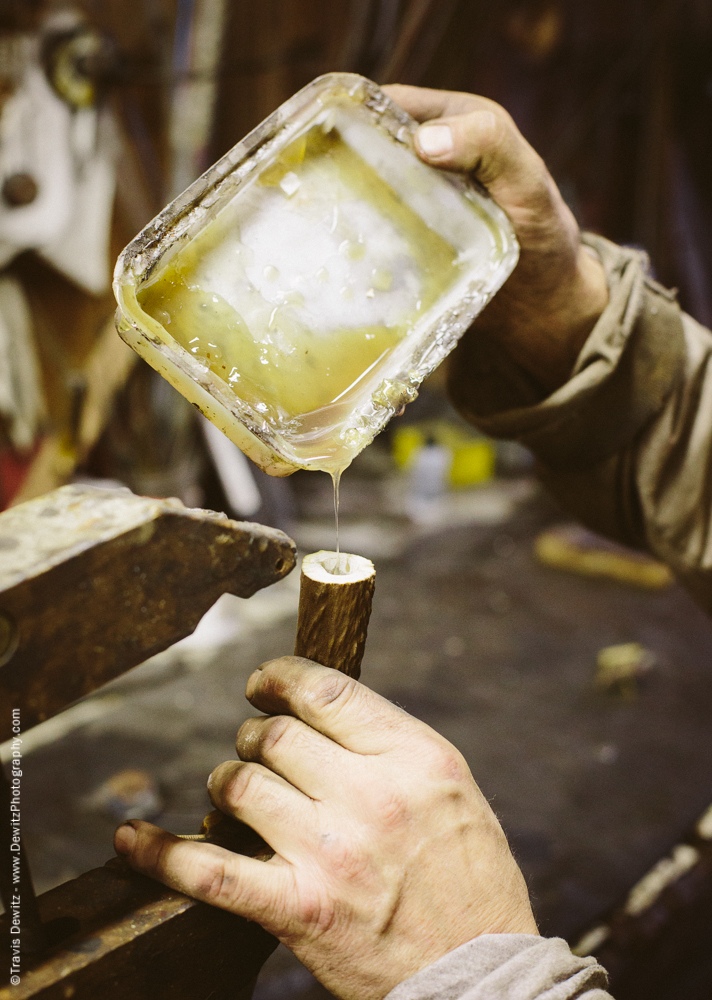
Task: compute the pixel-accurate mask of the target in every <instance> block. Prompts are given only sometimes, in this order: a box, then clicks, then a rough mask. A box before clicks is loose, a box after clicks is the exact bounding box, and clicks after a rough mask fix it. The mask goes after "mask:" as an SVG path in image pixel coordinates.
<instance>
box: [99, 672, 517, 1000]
mask: <svg viewBox="0 0 712 1000" xmlns="http://www.w3.org/2000/svg"><path fill="white" fill-rule="evenodd" d="M247 697H248V699H249V701H250V702H251V703H252V705H253V706H254V707H255V708H257V709H259V710H261V711H263V712H266V713H267V716H261V717H258V718H253V719H248V721H247V722H245V723H244V725H243V726H242V727H241V729H240V731H239V733H238V736H237V752H238V754H239V757H240V760H239V761H232V762H227V763H224V764H221V765H220V766H219V767H218V768H216V770H215V771H214V772H213V773H212V775H211V776H210V779H209V782H208V788H209V792H210V798H211V799H212V801H213V804H214V805H215V806H216V807H217V808H218V809H220V810H222V812H224V813H227V814H229V815H232V816H235V817H236V818H237V819H239V820H242V821H243V822H245V823H247V824H248V825H249V826H251V827H252V828H253V829H254V830H256V831H257V832H258V833H259V834H260V835H261V836H262V837H263V838H264V839H265V840H266V841H267V843H268V844H270V846H271V847H272V848H273V849H274V851H275V852H276V853H275V855H274V857H273V858H272V859H271V860H269V861H266V862H263V861H257V860H254V859H252V858H246V857H242V856H240V855H237V854H232V853H231V852H229V851H226V850H223V849H222V848H219V847H217V846H214V845H209V844H204V843H200V842H195V841H184V840H180V839H178V838H177V837H174V836H172V835H171V834H168V833H166V832H164V831H163V830H160V829H158V828H157V827H155V826H152V825H151V824H150V823H142V822H139V821H131V824H130V825H124V826H121V827H119V829H118V831H117V834H116V841H115V846H116V849H117V851H118V852H119V853H121V854H125V855H127V857H128V860H129V862H130V864H131V866H132V867H133V868H135V869H136V870H137V871H140V872H143V873H144V874H146V875H150V876H152V877H154V878H157V879H159V880H160V881H162V882H164V883H166V885H169V886H172V887H173V888H175V889H178V890H180V891H182V892H185V893H187V894H188V895H190V896H193V897H195V898H196V899H200V900H203V901H205V902H206V903H211V904H213V905H215V906H220V907H223V908H224V909H226V910H230V911H232V912H234V913H238V914H241V915H242V916H244V917H247V918H248V919H250V920H255V921H257V922H258V923H260V924H262V926H263V927H265V928H266V929H267V930H268V931H270V932H271V933H272V934H274V935H275V936H276V937H278V938H279V939H280V941H282V942H284V944H286V945H287V947H289V948H291V950H292V951H293V952H294V953H295V955H297V957H298V958H300V959H301V961H302V962H303V963H304V964H305V965H306V966H307V968H309V969H310V970H311V971H312V972H313V973H314V975H315V976H316V977H317V978H318V979H319V980H320V981H321V982H322V983H323V984H324V985H325V986H326V987H327V988H328V989H329V990H331V991H332V992H333V993H335V994H336V995H337V996H339V997H341V998H344V1000H380V998H382V997H384V996H385V995H386V994H387V993H388V992H389V991H390V990H391V989H392V988H393V987H394V986H395V985H396V984H397V983H399V982H402V981H403V980H404V979H407V978H408V977H409V976H411V975H413V974H414V973H416V972H417V971H419V970H420V969H422V968H424V967H425V966H426V965H429V964H430V963H431V962H433V961H435V960H436V959H438V958H440V957H442V956H443V955H445V954H447V953H448V952H449V951H452V949H454V948H456V947H458V946H459V945H461V944H464V943H465V942H466V941H469V940H471V939H472V938H474V937H476V936H478V935H480V934H487V933H490V934H491V933H505V932H509V933H524V934H536V925H535V923H534V918H533V916H532V911H531V907H530V905H529V897H528V894H527V890H526V887H525V884H524V880H523V878H522V875H521V873H520V871H519V869H518V867H517V865H516V863H515V861H514V859H513V857H512V855H511V853H510V851H509V847H508V846H507V841H506V839H505V837H504V834H503V832H502V829H501V827H500V825H499V823H498V822H497V819H496V818H495V816H494V813H493V812H492V810H491V809H490V807H489V805H488V804H487V801H486V800H485V798H484V796H483V795H482V793H481V792H480V790H479V788H478V787H477V785H476V784H475V782H474V780H473V778H472V775H471V774H470V771H469V769H468V767H467V764H466V762H465V760H464V758H463V757H462V756H461V754H460V753H458V751H457V750H456V749H455V748H454V747H453V746H451V745H450V744H449V743H448V742H447V741H446V740H445V739H443V737H441V736H439V735H438V734H437V733H435V732H434V731H433V730H432V729H430V728H429V727H428V726H426V725H425V724H424V723H422V722H419V721H417V720H416V719H413V718H412V717H411V716H409V715H407V714H406V713H405V712H404V711H402V710H401V709H399V708H397V707H396V706H395V705H392V704H391V703H390V702H388V701H386V700H385V699H384V698H381V697H380V696H379V695H377V694H375V693H374V692H373V691H371V690H370V689H369V688H367V687H364V686H363V685H362V684H359V683H358V682H357V681H355V680H353V679H351V678H349V677H346V676H345V675H344V674H340V673H338V672H337V671H335V670H332V669H329V668H327V667H322V666H319V665H318V664H316V663H312V662H311V661H310V660H305V659H301V658H299V657H294V656H287V657H283V658H281V659H278V660H273V661H272V662H270V663H267V664H265V665H264V666H263V667H262V668H260V669H259V670H257V671H255V673H254V674H253V675H252V676H251V677H250V679H249V681H248V684H247Z"/></svg>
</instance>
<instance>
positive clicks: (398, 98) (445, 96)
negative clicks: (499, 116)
mask: <svg viewBox="0 0 712 1000" xmlns="http://www.w3.org/2000/svg"><path fill="white" fill-rule="evenodd" d="M381 90H383V91H385V93H386V94H388V96H389V97H390V98H391V100H392V101H395V102H396V104H399V105H400V106H401V107H402V108H403V110H404V111H407V112H408V114H409V115H412V117H413V118H415V120H416V121H418V122H428V121H432V120H433V119H434V118H447V117H449V116H450V115H466V114H469V113H470V112H472V111H491V110H492V109H493V108H498V107H499V105H497V104H495V102H494V101H490V100H489V99H488V98H486V97H478V96H477V95H476V94H464V93H460V92H459V91H455V90H430V89H429V88H428V87H410V86H407V85H406V84H402V83H389V84H386V86H384V87H381Z"/></svg>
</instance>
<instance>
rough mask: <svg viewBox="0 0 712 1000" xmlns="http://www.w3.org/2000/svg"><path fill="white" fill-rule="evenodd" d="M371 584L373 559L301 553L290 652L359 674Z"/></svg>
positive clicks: (368, 613)
mask: <svg viewBox="0 0 712 1000" xmlns="http://www.w3.org/2000/svg"><path fill="white" fill-rule="evenodd" d="M337 559H338V562H337ZM334 570H337V572H334ZM375 583H376V570H375V569H374V567H373V563H372V562H371V561H370V559H364V557H363V556H355V555H349V554H347V553H345V552H342V553H341V554H340V556H337V555H336V553H335V552H324V551H321V552H314V553H312V554H311V555H308V556H305V557H304V561H303V562H302V577H301V586H300V592H299V621H298V623H297V641H296V645H295V647H294V654H295V656H304V657H306V658H307V659H309V660H314V661H315V662H316V663H322V664H323V665H324V666H325V667H334V668H335V669H336V670H340V671H341V672H342V673H345V674H348V675H349V677H356V678H358V676H359V674H360V673H361V660H362V659H363V651H364V648H365V646H366V632H367V630H368V619H369V618H370V616H371V601H372V599H373V589H374V586H375Z"/></svg>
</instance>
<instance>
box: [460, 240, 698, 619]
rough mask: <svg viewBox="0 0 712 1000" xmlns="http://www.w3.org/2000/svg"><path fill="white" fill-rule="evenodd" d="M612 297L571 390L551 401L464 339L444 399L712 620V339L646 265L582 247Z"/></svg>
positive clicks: (487, 345) (476, 339)
mask: <svg viewBox="0 0 712 1000" xmlns="http://www.w3.org/2000/svg"><path fill="white" fill-rule="evenodd" d="M583 241H584V243H585V244H586V245H587V246H588V247H589V248H590V249H591V251H592V252H594V253H596V254H597V255H598V257H599V258H600V260H601V262H602V264H603V266H604V269H605V271H606V275H607V279H608V285H609V292H610V300H609V304H608V306H607V307H606V309H605V311H604V313H603V314H602V316H601V318H600V319H599V321H598V323H597V324H596V326H595V327H594V329H593V331H592V333H591V335H590V336H589V338H588V340H587V341H586V344H585V345H584V347H583V349H582V351H581V354H580V355H579V357H578V359H577V362H576V366H575V368H574V370H573V372H572V375H571V378H570V379H569V381H568V382H567V383H566V384H565V385H563V386H562V387H561V388H560V389H558V390H557V391H556V392H554V393H553V394H552V395H551V396H548V397H546V398H545V397H543V395H542V393H541V391H540V390H539V389H538V387H537V385H536V384H535V383H534V382H533V381H532V379H531V378H530V377H529V376H528V375H527V374H526V373H525V372H524V371H523V370H522V369H520V368H518V367H517V366H516V364H514V363H513V362H512V361H511V359H510V358H509V357H508V355H506V354H505V353H504V352H503V351H502V350H501V348H500V349H498V348H497V346H496V345H495V344H493V343H491V342H490V341H488V340H487V339H486V338H485V337H484V336H478V334H477V331H476V330H473V331H471V332H469V333H468V334H467V335H466V336H465V337H464V338H463V340H462V341H461V342H460V344H459V345H458V347H457V349H456V350H455V352H454V354H453V356H452V365H451V368H450V376H449V388H450V394H451V397H452V399H453V402H454V404H455V405H456V406H457V408H458V409H459V410H460V412H461V413H462V414H463V416H464V417H465V418H466V419H467V420H469V421H470V422H472V423H473V424H475V425H476V426H477V427H479V428H480V429H481V430H483V431H484V432H485V433H487V434H491V435H492V436H493V437H502V438H510V439H514V440H518V441H521V442H522V444H524V445H526V446H527V447H529V448H531V450H532V451H533V452H534V454H535V455H536V457H537V459H538V461H539V467H540V473H541V478H542V479H543V481H544V482H545V484H546V485H547V486H548V487H549V489H550V490H551V491H552V492H553V493H554V495H555V496H556V497H557V499H558V500H559V501H560V503H561V504H562V505H563V506H564V507H565V508H566V509H568V510H569V511H571V513H572V514H574V515H575V516H577V517H578V518H579V519H580V520H581V521H582V522H583V523H584V524H586V525H588V526H589V527H591V528H593V529H594V530H596V531H599V532H601V533H603V534H605V535H608V536H609V537H611V538H614V539H616V540H617V541H621V542H623V543H625V544H628V545H631V546H634V547H637V548H642V549H647V550H648V551H650V552H652V553H653V554H655V555H656V556H657V557H658V558H660V559H662V560H664V561H665V562H667V563H668V564H669V565H670V566H671V567H672V569H673V570H674V571H675V573H676V574H677V576H678V577H679V579H680V580H681V582H682V583H683V584H684V585H685V586H686V587H687V588H688V589H689V590H690V591H691V593H692V594H693V596H694V597H695V598H696V599H697V601H698V602H699V603H700V604H701V605H702V606H703V607H704V608H705V609H706V610H707V611H709V612H711V613H712V468H711V465H712V372H709V368H710V364H711V361H712V334H711V333H710V331H709V330H706V329H705V328H704V327H702V326H700V324H699V323H697V322H695V320H693V319H692V318H691V317H690V316H687V315H686V314H684V313H682V312H681V310H680V308H679V306H678V305H677V302H676V301H675V296H674V293H672V292H669V291H667V290H666V289H664V288H662V287H661V286H660V285H658V284H657V283H656V282H655V281H653V280H652V279H651V278H649V277H648V275H647V258H646V257H645V255H644V254H642V253H641V252H639V251H636V250H631V249H626V248H622V247H617V246H615V244H613V243H609V242H608V241H607V240H604V239H602V238H601V237H598V236H591V235H587V236H584V237H583Z"/></svg>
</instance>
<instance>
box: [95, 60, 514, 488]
mask: <svg viewBox="0 0 712 1000" xmlns="http://www.w3.org/2000/svg"><path fill="white" fill-rule="evenodd" d="M415 128H416V123H415V122H414V121H413V120H412V119H411V118H410V116H409V115H407V114H406V113H405V112H404V111H403V110H402V109H401V108H399V107H397V106H396V105H395V104H393V102H392V101H390V100H389V98H388V97H387V96H386V95H385V94H384V93H383V92H382V91H381V90H380V89H379V88H378V87H377V86H376V85H375V84H374V83H372V82H371V81H369V80H366V79H364V78H363V77H360V76H356V75H354V74H350V73H332V74H329V75H327V76H322V77H319V79H317V80H314V81H313V82H312V83H310V84H309V85H308V86H307V87H305V88H304V89H303V90H301V91H299V93H298V94H295V96H294V97H292V98H290V100H289V101H287V102H286V103H285V104H283V105H282V107H280V108H279V109H278V110H277V111H275V113H274V114H273V115H271V116H270V117H269V118H268V119H266V121H264V122H263V123H262V124H261V125H260V126H258V128H256V129H255V130H254V131H253V132H251V133H250V135H248V136H247V138H246V139H244V140H243V141H242V142H240V143H238V144H237V145H236V146H235V147H234V148H233V149H232V150H231V151H230V152H229V153H227V154H226V155H225V156H224V157H223V158H222V159H221V160H219V161H218V162H217V163H216V164H215V165H214V166H213V167H211V168H210V170H208V171H207V172H206V173H205V174H204V175H203V176H202V177H201V178H199V180H197V181H195V183H194V184H192V185H191V186H190V187H189V188H188V189H187V190H186V191H185V192H184V193H183V194H182V195H181V196H180V197H179V198H177V199H176V200H175V201H174V202H173V203H172V204H171V205H169V206H168V207H167V208H166V209H165V210H164V211H163V212H162V213H161V214H160V215H159V216H157V218H156V219H154V220H153V222H151V223H150V224H149V225H148V226H147V227H146V228H145V229H144V230H143V232H141V233H140V234H139V235H138V236H137V237H136V239H135V240H133V242H132V243H130V244H129V246H128V247H126V249H125V250H124V251H123V253H122V254H121V256H120V257H119V260H118V262H117V265H116V272H115V279H114V289H115V293H116V297H117V300H118V303H119V313H118V319H117V326H118V330H119V333H120V334H121V336H122V337H123V339H124V340H125V341H126V342H127V343H128V344H130V346H131V347H133V348H134V350H136V351H137V352H138V353H139V354H140V355H141V356H142V357H143V358H144V359H145V360H146V361H147V362H148V363H149V364H150V365H152V366H153V367H154V368H155V369H156V370H157V371H159V372H160V373H161V374H162V375H164V376H165V377H166V378H167V379H168V381H169V382H171V383H172V384H173V385H174V386H175V387H176V388H177V389H178V390H179V391H180V392H181V393H182V394H183V395H184V396H185V397H186V398H187V399H189V400H190V401H191V402H192V403H194V404H195V406H197V407H198V409H199V410H200V411H201V412H202V413H204V414H205V416H206V417H208V419H209V420H211V421H212V422H213V423H214V424H216V425H217V426H218V427H219V428H220V429H221V430H222V431H223V432H224V433H225V434H226V435H227V436H228V437H229V438H230V439H231V440H232V441H234V442H235V444H236V445H237V446H238V447H239V448H241V449H242V451H244V452H245V454H247V455H249V457H250V458H252V459H253V460H254V461H255V462H256V463H257V464H258V465H259V466H261V467H262V468H263V469H264V470H265V471H266V472H269V473H271V474H272V475H288V474H289V473H290V472H293V471H294V470H295V469H297V468H307V469H323V470H325V471H328V472H331V473H332V474H333V473H335V472H338V471H339V470H341V469H343V468H345V467H346V466H347V465H348V464H349V462H350V461H351V460H352V458H353V457H354V456H355V455H356V454H357V453H358V452H359V451H361V449H362V448H364V447H365V446H366V445H367V444H369V442H370V441H371V440H372V439H373V438H374V436H375V435H376V434H377V433H378V432H379V431H380V430H381V429H382V428H383V427H384V426H385V424H386V423H387V421H388V420H389V419H390V417H391V416H392V415H393V414H394V413H395V412H397V411H399V410H400V409H401V408H402V407H403V406H404V405H405V404H406V403H407V402H409V401H410V400H412V399H414V398H415V396H416V395H417V390H418V386H419V385H420V383H421V382H422V380H423V379H424V378H425V377H426V376H427V375H429V374H430V372H432V371H433V369H434V368H435V367H436V366H437V365H438V364H439V363H440V362H441V361H442V360H443V358H445V356H446V355H447V354H448V353H449V351H451V350H452V348H453V347H454V346H455V343H456V342H457V340H458V338H459V337H460V336H461V334H462V333H463V332H464V331H465V330H466V329H467V328H468V326H469V325H470V324H471V323H472V321H473V319H474V318H475V316H476V315H477V314H478V313H479V312H480V310H481V309H482V308H483V306H484V305H485V304H486V303H487V301H488V300H489V299H490V297H491V296H492V295H493V294H494V293H495V292H496V291H497V289H498V288H499V287H500V285H501V284H502V283H503V282H504V280H505V279H506V278H507V277H508V275H509V274H510V272H511V271H512V269H513V267H514V265H515V264H516V261H517V255H518V247H517V243H516V240H515V237H514V234H513V232H512V229H511V226H510V224H509V221H508V219H507V217H506V216H505V214H504V212H502V210H501V209H500V208H499V207H498V206H497V205H496V204H495V203H494V202H493V201H492V200H491V199H490V198H489V197H488V196H487V194H486V193H485V192H483V191H482V190H481V189H480V188H478V187H477V186H476V185H475V183H473V182H472V181H470V180H468V179H466V178H464V177H462V176H460V175H456V174H451V173H445V172H442V171H438V170H435V169H433V168H432V167H429V166H427V165H426V164H424V163H422V162H421V161H420V160H419V159H418V157H417V155H416V154H415V152H414V150H413V134H414V131H415Z"/></svg>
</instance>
